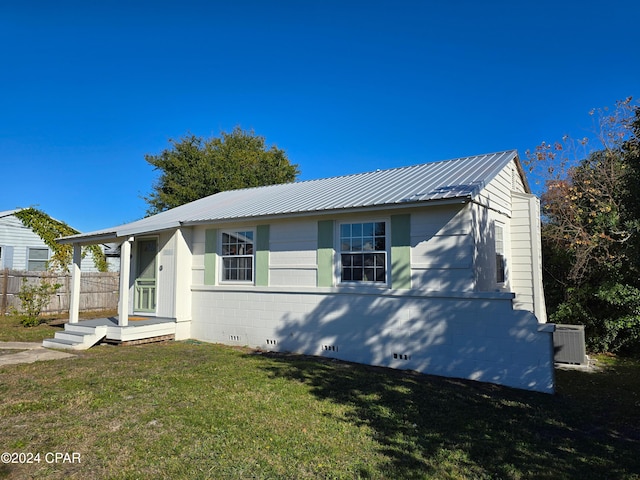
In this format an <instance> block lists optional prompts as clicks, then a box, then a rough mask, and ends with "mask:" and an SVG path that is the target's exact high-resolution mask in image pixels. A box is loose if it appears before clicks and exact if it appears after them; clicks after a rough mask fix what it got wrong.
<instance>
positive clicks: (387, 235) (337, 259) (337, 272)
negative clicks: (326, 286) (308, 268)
mask: <svg viewBox="0 0 640 480" xmlns="http://www.w3.org/2000/svg"><path fill="white" fill-rule="evenodd" d="M365 223H384V246H385V251H384V254H385V271H384V282H376V281H364V280H363V281H358V280H348V281H343V280H342V253H343V252H342V243H341V238H342V235H341V227H342V225H355V224H360V225H362V224H365ZM335 224H336V228H335V232H334V245H335V246H334V249H333V250H334V252H335V256H334V285H339V286H340V285H341V286H355V287H359V288H361V287H362V286H369V285H371V286H378V287H385V288H386V289H388V288H389V278H390V271H391V232H390V230H391V221H390V219H389V218H388V217H375V218H367V217H364V218H358V217H355V218H352V219H343V220H337V221H336V222H335ZM362 252H364V250H363V251H362ZM345 253H348V252H345ZM355 253H360V252H355ZM371 253H374V254H375V253H382V251H381V250H371Z"/></svg>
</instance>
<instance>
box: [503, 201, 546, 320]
mask: <svg viewBox="0 0 640 480" xmlns="http://www.w3.org/2000/svg"><path fill="white" fill-rule="evenodd" d="M539 219H540V207H539V202H538V200H537V199H536V198H535V197H534V196H533V195H528V194H524V193H517V192H514V193H513V218H512V220H511V262H510V263H511V277H512V282H511V285H512V290H513V292H514V293H515V294H516V297H515V299H514V308H517V309H521V310H529V311H531V312H534V313H535V314H536V316H537V317H538V320H539V321H541V322H546V320H547V315H546V309H545V305H544V293H543V287H542V248H541V246H540V220H539Z"/></svg>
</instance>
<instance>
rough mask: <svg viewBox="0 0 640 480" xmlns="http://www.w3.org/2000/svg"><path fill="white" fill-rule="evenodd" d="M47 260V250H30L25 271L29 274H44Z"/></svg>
mask: <svg viewBox="0 0 640 480" xmlns="http://www.w3.org/2000/svg"><path fill="white" fill-rule="evenodd" d="M48 260H49V249H48V248H30V249H29V253H28V258H27V270H29V271H30V272H44V271H45V270H46V269H47V261H48Z"/></svg>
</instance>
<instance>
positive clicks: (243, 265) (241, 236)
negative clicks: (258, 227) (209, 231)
mask: <svg viewBox="0 0 640 480" xmlns="http://www.w3.org/2000/svg"><path fill="white" fill-rule="evenodd" d="M222 280H223V281H227V282H253V232H252V231H242V232H235V231H234V232H223V233H222Z"/></svg>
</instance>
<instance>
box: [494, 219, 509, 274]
mask: <svg viewBox="0 0 640 480" xmlns="http://www.w3.org/2000/svg"><path fill="white" fill-rule="evenodd" d="M494 232H495V237H496V238H495V240H496V283H505V281H506V280H507V273H506V270H507V269H506V261H505V256H504V227H503V226H502V225H497V224H496V225H495V229H494Z"/></svg>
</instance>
